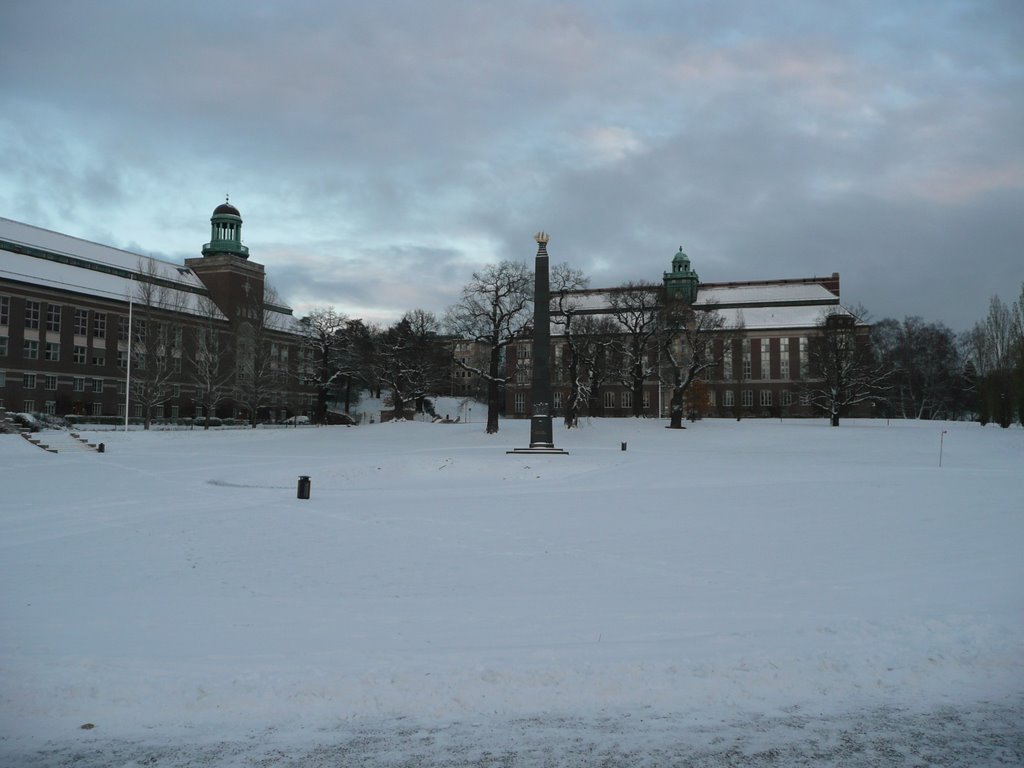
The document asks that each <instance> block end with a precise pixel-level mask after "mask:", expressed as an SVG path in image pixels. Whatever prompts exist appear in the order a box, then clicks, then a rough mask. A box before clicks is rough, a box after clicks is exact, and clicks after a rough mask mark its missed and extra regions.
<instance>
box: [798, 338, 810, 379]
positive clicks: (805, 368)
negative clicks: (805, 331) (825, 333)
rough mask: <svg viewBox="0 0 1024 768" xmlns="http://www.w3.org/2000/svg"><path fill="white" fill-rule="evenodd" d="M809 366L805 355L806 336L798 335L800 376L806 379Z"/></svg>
mask: <svg viewBox="0 0 1024 768" xmlns="http://www.w3.org/2000/svg"><path fill="white" fill-rule="evenodd" d="M809 367H810V360H809V358H808V356H807V337H806V336H801V337H800V378H801V379H806V378H807V373H808V369H809Z"/></svg>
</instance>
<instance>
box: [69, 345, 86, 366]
mask: <svg viewBox="0 0 1024 768" xmlns="http://www.w3.org/2000/svg"><path fill="white" fill-rule="evenodd" d="M87 352H88V350H86V348H85V347H79V346H77V345H76V346H75V348H74V350H72V355H71V356H72V359H73V360H74V361H75V362H76V363H78V364H79V365H85V356H86V353H87Z"/></svg>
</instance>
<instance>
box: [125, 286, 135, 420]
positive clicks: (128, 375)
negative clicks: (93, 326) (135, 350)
mask: <svg viewBox="0 0 1024 768" xmlns="http://www.w3.org/2000/svg"><path fill="white" fill-rule="evenodd" d="M129 279H130V280H131V282H130V283H129V285H131V292H130V293H129V294H128V366H127V368H126V370H125V382H124V431H125V432H127V431H128V403H129V400H128V398H129V397H130V393H131V391H132V310H133V308H134V306H135V277H134V276H132V277H130V278H129Z"/></svg>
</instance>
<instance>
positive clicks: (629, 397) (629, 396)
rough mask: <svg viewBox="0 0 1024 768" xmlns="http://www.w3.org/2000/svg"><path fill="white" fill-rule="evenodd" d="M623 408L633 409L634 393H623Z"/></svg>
mask: <svg viewBox="0 0 1024 768" xmlns="http://www.w3.org/2000/svg"><path fill="white" fill-rule="evenodd" d="M622 407H623V408H632V407H633V393H632V392H629V391H626V392H623V393H622Z"/></svg>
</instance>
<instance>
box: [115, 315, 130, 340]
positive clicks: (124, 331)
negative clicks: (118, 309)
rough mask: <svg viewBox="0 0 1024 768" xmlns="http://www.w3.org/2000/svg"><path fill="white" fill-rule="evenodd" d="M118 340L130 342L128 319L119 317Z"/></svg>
mask: <svg viewBox="0 0 1024 768" xmlns="http://www.w3.org/2000/svg"><path fill="white" fill-rule="evenodd" d="M117 340H118V341H128V318H127V317H124V316H122V317H119V318H117Z"/></svg>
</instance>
